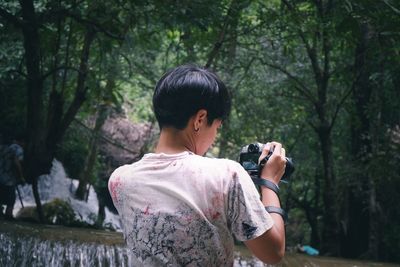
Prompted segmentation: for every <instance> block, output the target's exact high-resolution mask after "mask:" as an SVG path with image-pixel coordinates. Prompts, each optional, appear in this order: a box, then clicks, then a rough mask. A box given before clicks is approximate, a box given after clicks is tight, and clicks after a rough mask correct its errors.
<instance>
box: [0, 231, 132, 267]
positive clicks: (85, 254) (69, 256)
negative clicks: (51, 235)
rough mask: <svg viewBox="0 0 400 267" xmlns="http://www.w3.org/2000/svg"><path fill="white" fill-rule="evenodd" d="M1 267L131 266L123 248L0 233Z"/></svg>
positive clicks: (126, 252) (120, 246)
mask: <svg viewBox="0 0 400 267" xmlns="http://www.w3.org/2000/svg"><path fill="white" fill-rule="evenodd" d="M0 244H1V249H0V266H19V267H36V266H51V267H58V266H60V267H63V266H99V267H101V266H107V267H113V266H118V267H120V266H121V267H123V266H132V265H131V259H130V257H129V253H128V251H127V250H128V249H127V248H126V247H125V246H123V245H104V244H97V243H80V242H76V241H55V240H41V239H39V238H36V237H18V236H12V235H11V234H8V233H0Z"/></svg>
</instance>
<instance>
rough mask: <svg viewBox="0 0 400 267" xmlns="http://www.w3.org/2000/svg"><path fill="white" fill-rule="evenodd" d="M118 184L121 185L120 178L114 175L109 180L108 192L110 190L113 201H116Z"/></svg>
mask: <svg viewBox="0 0 400 267" xmlns="http://www.w3.org/2000/svg"><path fill="white" fill-rule="evenodd" d="M120 186H121V178H120V177H119V176H117V177H115V179H113V180H111V181H110V192H111V197H112V199H113V200H114V201H118V197H117V195H118V194H117V190H118V187H120Z"/></svg>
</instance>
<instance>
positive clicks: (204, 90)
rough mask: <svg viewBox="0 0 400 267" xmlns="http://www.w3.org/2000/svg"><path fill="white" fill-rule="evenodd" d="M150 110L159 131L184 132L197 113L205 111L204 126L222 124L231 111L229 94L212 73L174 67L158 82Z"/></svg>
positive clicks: (194, 67) (199, 68)
mask: <svg viewBox="0 0 400 267" xmlns="http://www.w3.org/2000/svg"><path fill="white" fill-rule="evenodd" d="M153 109H154V113H155V115H156V118H157V121H158V124H159V126H160V129H162V128H163V127H171V126H172V127H174V128H176V129H180V130H182V129H184V128H185V127H186V126H187V123H188V121H189V119H190V117H192V116H193V115H195V114H196V113H197V112H198V111H199V110H200V109H205V110H207V120H208V124H209V125H211V124H212V123H213V121H214V120H215V119H221V120H225V119H227V118H228V116H229V113H230V109H231V97H230V94H229V91H228V89H227V87H226V86H225V84H224V83H223V82H222V81H221V79H220V78H219V77H218V76H217V75H216V74H215V73H213V72H211V71H209V70H207V69H204V68H201V67H198V66H196V65H192V64H186V65H182V66H179V67H176V68H174V69H172V70H170V71H168V72H167V73H165V74H164V75H163V76H162V77H161V79H160V80H159V81H158V83H157V85H156V88H155V90H154V95H153Z"/></svg>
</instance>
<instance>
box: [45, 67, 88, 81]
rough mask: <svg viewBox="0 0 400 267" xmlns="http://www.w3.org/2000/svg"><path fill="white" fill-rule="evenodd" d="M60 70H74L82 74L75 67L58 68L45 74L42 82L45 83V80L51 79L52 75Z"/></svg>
mask: <svg viewBox="0 0 400 267" xmlns="http://www.w3.org/2000/svg"><path fill="white" fill-rule="evenodd" d="M59 70H74V71H76V72H78V73H79V72H80V70H79V69H77V68H75V67H70V66H58V67H57V68H54V69H52V70H50V71H48V72H47V73H45V74H44V75H42V80H43V81H44V80H45V79H47V77H49V76H50V75H52V74H53V73H54V72H57V71H59Z"/></svg>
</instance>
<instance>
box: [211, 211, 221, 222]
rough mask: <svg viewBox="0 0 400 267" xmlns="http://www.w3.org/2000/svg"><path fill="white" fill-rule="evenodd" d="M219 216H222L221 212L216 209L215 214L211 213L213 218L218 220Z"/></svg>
mask: <svg viewBox="0 0 400 267" xmlns="http://www.w3.org/2000/svg"><path fill="white" fill-rule="evenodd" d="M219 216H221V213H219V212H218V211H216V212H215V213H214V214H212V215H211V218H212V219H213V220H216V219H218V218H219Z"/></svg>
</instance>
